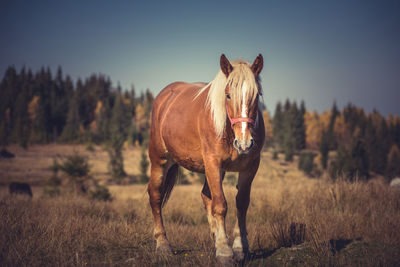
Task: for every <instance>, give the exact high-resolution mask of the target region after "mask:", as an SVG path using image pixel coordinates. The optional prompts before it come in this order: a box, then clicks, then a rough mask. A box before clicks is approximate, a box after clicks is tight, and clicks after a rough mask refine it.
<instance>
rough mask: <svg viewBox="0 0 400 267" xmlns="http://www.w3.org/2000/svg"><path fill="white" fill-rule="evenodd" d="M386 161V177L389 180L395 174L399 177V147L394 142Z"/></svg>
mask: <svg viewBox="0 0 400 267" xmlns="http://www.w3.org/2000/svg"><path fill="white" fill-rule="evenodd" d="M387 162H388V164H387V167H386V177H388V178H389V180H391V179H393V178H395V177H396V176H399V177H400V149H399V147H398V146H397V145H396V144H393V145H392V147H391V148H390V151H389V154H388V159H387Z"/></svg>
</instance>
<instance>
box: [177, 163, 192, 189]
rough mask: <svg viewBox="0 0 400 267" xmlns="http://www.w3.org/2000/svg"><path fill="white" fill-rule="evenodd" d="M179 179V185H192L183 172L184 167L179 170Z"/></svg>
mask: <svg viewBox="0 0 400 267" xmlns="http://www.w3.org/2000/svg"><path fill="white" fill-rule="evenodd" d="M178 178H179V180H178V181H179V184H183V185H185V184H190V182H189V180H188V178H187V176H186V174H185V173H184V172H183V169H182V167H179V168H178Z"/></svg>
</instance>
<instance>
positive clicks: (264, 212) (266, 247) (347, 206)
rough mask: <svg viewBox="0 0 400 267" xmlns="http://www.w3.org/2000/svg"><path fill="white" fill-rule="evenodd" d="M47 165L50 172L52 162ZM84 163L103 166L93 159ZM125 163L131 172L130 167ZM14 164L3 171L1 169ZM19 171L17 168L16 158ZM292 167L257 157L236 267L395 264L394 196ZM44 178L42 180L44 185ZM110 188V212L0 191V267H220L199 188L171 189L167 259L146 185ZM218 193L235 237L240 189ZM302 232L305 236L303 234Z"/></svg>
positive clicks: (392, 191)
mask: <svg viewBox="0 0 400 267" xmlns="http://www.w3.org/2000/svg"><path fill="white" fill-rule="evenodd" d="M44 149H45V150H44V151H41V153H44V154H46V153H47V154H48V155H50V154H51V153H55V152H54V151H53V150H52V151H53V152H51V153H50V151H49V150H51V149H49V147H45V148H44ZM38 151H40V149H38ZM55 151H60V148H59V147H56V148H55ZM71 152H72V150H71ZM21 153H22V152H21ZM24 153H28V152H24ZM29 153H33V152H29ZM87 153H89V154H90V153H91V152H87ZM98 153H99V155H102V154H101V153H102V152H100V151H99V152H98ZM125 153H128V151H126V152H125ZM129 153H132V155H131V156H135V155H136V154H134V153H135V152H134V151H130V152H129ZM21 155H26V154H23V153H22V154H21ZM31 157H34V155H33V154H32V155H27V156H26V158H25V159H26V160H27V161H26V162H28V163H29V164H27V163H26V162H25V165H23V166H29V168H32V171H33V172H35V173H37V174H38V179H39V178H40V168H43V166H44V163H41V164H35V161H34V159H32V158H31ZM36 158H38V160H39V161H40V160H42V159H40V157H37V156H36ZM47 158H48V159H49V165H50V164H51V157H50V156H48V157H47ZM100 158H101V157H100ZM137 158H139V154H138V157H137ZM91 160H92V163H94V165H95V166H97V167H98V168H100V167H102V166H101V163H100V161H99V160H98V159H96V158H94V157H93V155H92V158H91ZM128 162H132V163H133V164H136V161H135V159H129V161H128ZM7 164H8V165H7ZM15 164H16V163H15V162H14V163H11V162H9V163H4V162H2V163H1V164H0V169H1V168H2V167H4V166H16V165H15ZM19 164H24V160H23V157H20V161H19ZM296 165H297V164H296V162H293V163H289V164H286V163H283V162H281V161H279V160H278V161H272V160H271V155H269V154H268V153H265V154H263V162H262V165H261V167H260V170H259V174H258V175H257V177H256V179H255V181H254V183H253V188H252V195H251V203H250V207H249V212H248V220H247V221H248V233H249V235H248V238H249V243H250V252H251V253H250V254H249V256H248V258H247V259H246V261H245V262H243V263H242V264H243V265H246V266H399V265H400V246H399V244H400V242H399V241H400V190H399V189H396V188H392V187H389V186H388V185H386V184H385V183H384V182H383V181H381V180H372V181H370V182H367V183H365V182H356V183H348V182H346V181H343V180H339V181H336V182H331V181H329V180H327V179H309V178H306V177H305V176H304V175H303V174H302V173H301V172H299V171H298V170H297V169H296ZM36 166H40V168H38V169H35V168H36ZM130 168H132V167H130ZM97 170H99V169H97ZM100 170H101V169H100ZM103 171H104V170H103ZM103 171H101V172H103ZM3 172H4V173H5V171H4V169H3ZM129 172H131V173H133V174H134V172H135V171H134V170H130V171H128V173H129ZM13 175H16V174H13ZM42 175H43V177H42V179H43V180H46V179H47V178H48V177H46V175H47V174H45V173H42ZM49 175H51V173H49ZM95 176H96V175H95ZM17 178H18V177H17ZM22 178H23V177H20V180H22V181H23V179H22ZM35 181H36V180H35ZM37 181H39V180H37ZM38 184H40V182H38ZM109 188H110V191H111V192H112V194H113V197H114V201H113V202H111V203H103V202H94V201H90V200H88V199H85V198H75V199H74V198H69V197H66V196H63V197H58V198H54V199H46V198H41V190H42V188H41V187H40V186H36V187H34V188H33V192H34V197H33V199H32V200H31V199H28V198H24V197H10V196H9V195H8V192H7V190H6V188H4V187H2V188H0V218H1V219H0V265H1V266H20V265H22V266H86V265H89V266H104V265H120V266H216V265H217V262H216V261H215V253H214V244H213V241H212V239H211V237H210V233H209V229H208V223H207V219H206V215H205V212H204V210H203V206H202V205H203V204H202V200H201V197H200V192H201V185H200V184H193V185H187V186H177V187H176V188H175V189H174V191H173V192H172V195H171V198H170V200H169V202H168V204H167V206H166V207H165V210H164V218H165V224H166V230H167V236H168V238H169V240H170V242H171V246H172V248H173V249H174V252H175V254H174V255H171V256H169V257H167V258H158V257H155V254H154V250H155V242H154V240H153V237H152V216H151V212H150V207H149V205H148V198H147V194H146V188H145V185H129V186H117V185H113V186H110V187H109ZM224 189H225V195H226V198H227V201H228V207H229V209H228V215H227V232H228V235H229V236H232V232H233V226H234V222H235V208H234V207H235V202H234V199H235V194H236V191H237V190H236V188H235V187H233V186H231V185H229V184H225V185H224ZM293 225H295V229H294V230H293ZM291 226H292V227H291ZM300 226H301V227H303V228H302V229H305V231H303V232H302V231H300V230H299V229H300V228H301V227H300ZM231 241H232V240H231ZM299 243H301V244H299ZM284 246H286V247H284ZM289 246H291V247H289Z"/></svg>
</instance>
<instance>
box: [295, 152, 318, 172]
mask: <svg viewBox="0 0 400 267" xmlns="http://www.w3.org/2000/svg"><path fill="white" fill-rule="evenodd" d="M314 157H315V154H314V153H312V152H302V153H301V154H300V156H299V164H298V168H299V170H302V171H304V172H305V173H306V174H307V175H311V174H312V172H313V170H314V167H315V164H314Z"/></svg>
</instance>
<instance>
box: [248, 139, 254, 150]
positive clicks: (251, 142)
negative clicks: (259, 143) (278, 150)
mask: <svg viewBox="0 0 400 267" xmlns="http://www.w3.org/2000/svg"><path fill="white" fill-rule="evenodd" d="M253 146H254V140H253V138H252V139H250V146H249V148H252V147H253Z"/></svg>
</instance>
